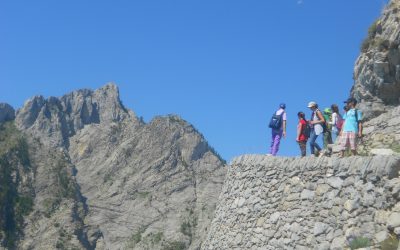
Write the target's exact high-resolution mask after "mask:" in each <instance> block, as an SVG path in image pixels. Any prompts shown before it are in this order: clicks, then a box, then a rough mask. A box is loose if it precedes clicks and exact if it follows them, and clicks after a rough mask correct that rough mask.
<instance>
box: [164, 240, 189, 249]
mask: <svg viewBox="0 0 400 250" xmlns="http://www.w3.org/2000/svg"><path fill="white" fill-rule="evenodd" d="M185 248H186V244H185V242H181V241H173V242H169V243H167V244H166V246H164V248H163V250H184V249H185Z"/></svg>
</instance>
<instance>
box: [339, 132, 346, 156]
mask: <svg viewBox="0 0 400 250" xmlns="http://www.w3.org/2000/svg"><path fill="white" fill-rule="evenodd" d="M347 142H348V133H347V132H343V133H342V135H341V136H340V139H339V145H340V151H341V156H342V157H344V153H345V151H346V147H347Z"/></svg>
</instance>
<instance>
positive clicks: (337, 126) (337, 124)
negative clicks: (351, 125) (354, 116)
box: [330, 104, 343, 142]
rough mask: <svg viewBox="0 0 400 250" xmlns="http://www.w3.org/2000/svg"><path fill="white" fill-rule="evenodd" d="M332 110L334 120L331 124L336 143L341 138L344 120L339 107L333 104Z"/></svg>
mask: <svg viewBox="0 0 400 250" xmlns="http://www.w3.org/2000/svg"><path fill="white" fill-rule="evenodd" d="M331 110H332V119H331V121H330V124H331V126H332V141H333V142H336V140H337V138H338V137H339V133H340V131H341V130H342V126H343V118H342V116H341V115H340V113H339V107H338V105H336V104H332V105H331Z"/></svg>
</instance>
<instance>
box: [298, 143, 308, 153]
mask: <svg viewBox="0 0 400 250" xmlns="http://www.w3.org/2000/svg"><path fill="white" fill-rule="evenodd" d="M299 146H300V151H301V156H302V157H304V156H306V155H307V142H306V141H299Z"/></svg>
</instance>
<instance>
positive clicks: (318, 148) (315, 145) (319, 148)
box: [314, 135, 322, 155]
mask: <svg viewBox="0 0 400 250" xmlns="http://www.w3.org/2000/svg"><path fill="white" fill-rule="evenodd" d="M318 136H319V135H315V141H314V147H315V148H316V149H317V152H315V154H316V155H319V152H320V151H321V150H322V148H321V147H320V146H319V144H318V142H317V139H318Z"/></svg>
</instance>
